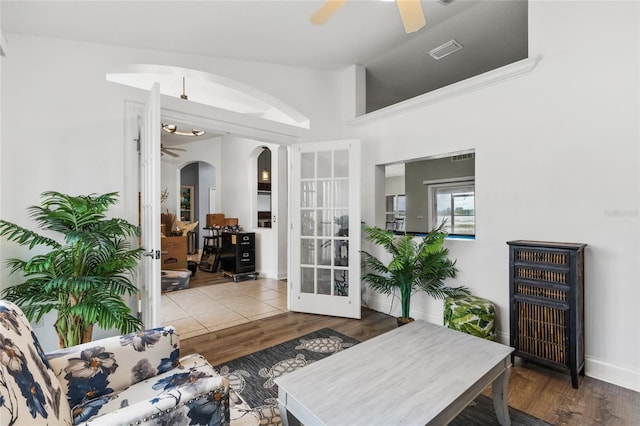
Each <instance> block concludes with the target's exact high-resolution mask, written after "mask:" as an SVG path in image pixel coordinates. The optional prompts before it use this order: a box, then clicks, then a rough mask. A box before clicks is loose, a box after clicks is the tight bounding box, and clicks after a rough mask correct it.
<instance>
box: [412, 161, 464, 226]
mask: <svg viewBox="0 0 640 426" xmlns="http://www.w3.org/2000/svg"><path fill="white" fill-rule="evenodd" d="M475 173H476V172H475V156H474V158H472V159H469V160H462V161H451V157H445V158H438V159H433V160H424V161H415V162H411V163H406V164H405V176H404V179H405V182H404V185H405V193H406V195H407V216H406V230H407V232H427V230H428V229H429V223H428V220H429V218H428V205H429V204H428V200H427V186H426V185H425V184H424V181H427V180H438V179H451V178H456V177H467V176H475Z"/></svg>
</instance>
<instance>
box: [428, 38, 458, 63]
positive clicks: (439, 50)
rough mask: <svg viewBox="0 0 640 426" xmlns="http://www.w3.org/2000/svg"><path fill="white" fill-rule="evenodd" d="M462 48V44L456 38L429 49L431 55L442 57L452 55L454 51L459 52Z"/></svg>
mask: <svg viewBox="0 0 640 426" xmlns="http://www.w3.org/2000/svg"><path fill="white" fill-rule="evenodd" d="M460 49H462V45H461V44H460V43H458V42H457V41H456V40H449V41H448V42H446V43H444V44H441V45H440V46H438V47H436V48H435V49H432V50H430V51H429V55H431V57H432V58H434V59H436V60H437V59H442V58H444V57H445V56H448V55H451V54H452V53H453V52H457V51H458V50H460Z"/></svg>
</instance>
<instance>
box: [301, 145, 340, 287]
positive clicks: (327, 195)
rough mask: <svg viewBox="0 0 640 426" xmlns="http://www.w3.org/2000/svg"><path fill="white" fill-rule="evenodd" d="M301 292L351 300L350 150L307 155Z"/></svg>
mask: <svg viewBox="0 0 640 426" xmlns="http://www.w3.org/2000/svg"><path fill="white" fill-rule="evenodd" d="M301 155H302V158H301V160H302V161H301V167H302V170H301V173H300V191H301V193H300V223H301V232H300V277H301V283H300V284H301V285H300V291H301V293H308V294H318V295H328V296H339V297H348V296H349V240H348V237H349V151H348V150H342V149H337V150H327V151H316V152H305V153H302V154H301Z"/></svg>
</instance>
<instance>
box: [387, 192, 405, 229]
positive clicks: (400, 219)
mask: <svg viewBox="0 0 640 426" xmlns="http://www.w3.org/2000/svg"><path fill="white" fill-rule="evenodd" d="M406 213H407V196H406V195H404V194H392V195H387V196H386V223H387V230H389V231H404V229H405V228H404V226H405V223H404V219H405V215H406Z"/></svg>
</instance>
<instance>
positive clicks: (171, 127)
mask: <svg viewBox="0 0 640 426" xmlns="http://www.w3.org/2000/svg"><path fill="white" fill-rule="evenodd" d="M162 130H164V131H165V132H167V133H171V134H172V135H178V136H202V135H204V134H205V133H207V131H206V130H199V129H191V130H190V131H188V132H185V131H181V130H178V126H176V125H175V124H163V125H162Z"/></svg>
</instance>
